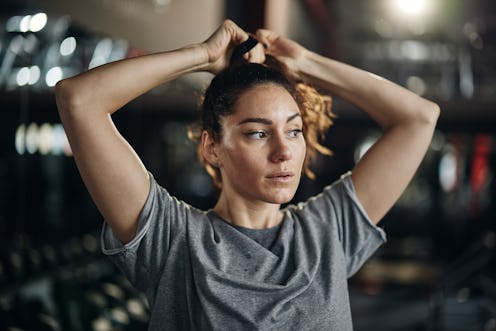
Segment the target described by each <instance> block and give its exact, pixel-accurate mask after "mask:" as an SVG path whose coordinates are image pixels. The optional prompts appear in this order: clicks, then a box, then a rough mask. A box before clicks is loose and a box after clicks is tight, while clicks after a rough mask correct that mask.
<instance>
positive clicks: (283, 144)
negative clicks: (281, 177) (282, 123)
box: [271, 135, 292, 162]
mask: <svg viewBox="0 0 496 331" xmlns="http://www.w3.org/2000/svg"><path fill="white" fill-rule="evenodd" d="M272 140H273V141H272V144H273V146H272V153H271V161H272V162H283V161H287V160H289V159H291V157H292V152H291V148H290V146H289V143H288V141H287V140H286V139H285V137H283V136H279V135H277V136H273V139H272Z"/></svg>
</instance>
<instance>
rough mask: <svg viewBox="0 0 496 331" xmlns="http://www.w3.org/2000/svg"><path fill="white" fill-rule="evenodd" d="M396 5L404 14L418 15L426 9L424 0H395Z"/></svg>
mask: <svg viewBox="0 0 496 331" xmlns="http://www.w3.org/2000/svg"><path fill="white" fill-rule="evenodd" d="M395 4H396V7H397V8H398V9H399V10H400V11H401V12H402V13H404V14H408V15H418V14H421V13H423V12H424V11H425V10H426V9H427V2H426V0H395Z"/></svg>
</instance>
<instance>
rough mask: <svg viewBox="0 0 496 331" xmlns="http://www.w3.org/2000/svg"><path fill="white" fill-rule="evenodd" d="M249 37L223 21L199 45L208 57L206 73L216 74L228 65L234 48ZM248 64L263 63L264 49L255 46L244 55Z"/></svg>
mask: <svg viewBox="0 0 496 331" xmlns="http://www.w3.org/2000/svg"><path fill="white" fill-rule="evenodd" d="M248 37H249V35H248V33H246V32H245V31H244V30H243V29H241V28H240V27H239V26H237V25H236V23H234V22H233V21H231V20H225V21H224V22H223V23H222V25H221V26H220V27H219V28H218V29H217V30H216V31H215V32H214V33H213V34H212V35H211V36H210V37H209V38H208V39H207V40H206V41H205V42H203V43H202V44H201V45H202V47H203V49H204V50H205V51H206V53H207V56H208V66H207V68H206V70H207V71H209V72H211V73H213V74H217V73H219V72H220V71H222V70H223V69H224V68H226V67H227V66H228V65H229V60H230V56H231V54H232V51H233V49H234V47H236V46H237V45H239V44H241V43H242V42H244V41H245V40H247V39H248ZM244 57H245V59H247V60H248V61H249V62H256V63H263V62H264V61H265V54H264V49H263V47H262V45H261V44H257V45H256V46H255V47H254V48H252V49H251V50H250V51H249V52H247V53H245V55H244Z"/></svg>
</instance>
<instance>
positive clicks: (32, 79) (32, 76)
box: [28, 66, 41, 85]
mask: <svg viewBox="0 0 496 331" xmlns="http://www.w3.org/2000/svg"><path fill="white" fill-rule="evenodd" d="M40 75H41V71H40V67H38V66H32V67H31V68H29V82H28V84H29V85H34V84H36V83H37V82H38V81H39V80H40Z"/></svg>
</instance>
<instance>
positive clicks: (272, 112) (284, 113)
mask: <svg viewBox="0 0 496 331" xmlns="http://www.w3.org/2000/svg"><path fill="white" fill-rule="evenodd" d="M233 108H234V109H233V110H234V111H233V113H232V114H231V115H230V117H233V118H242V117H251V116H255V117H260V118H272V119H273V120H276V119H277V118H278V117H280V118H281V119H286V118H287V117H288V116H292V115H293V114H295V113H299V112H300V110H299V108H298V104H297V103H296V101H295V100H294V98H293V96H292V95H291V94H290V93H289V92H288V91H287V90H286V89H285V88H284V87H282V86H280V85H277V84H261V85H257V86H255V87H252V88H250V89H249V90H247V91H245V92H243V93H242V94H241V95H240V96H239V98H238V100H237V101H236V103H235V104H234V107H233Z"/></svg>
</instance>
